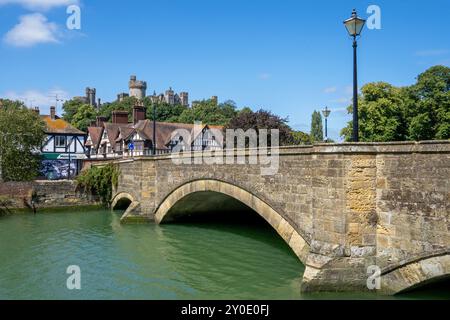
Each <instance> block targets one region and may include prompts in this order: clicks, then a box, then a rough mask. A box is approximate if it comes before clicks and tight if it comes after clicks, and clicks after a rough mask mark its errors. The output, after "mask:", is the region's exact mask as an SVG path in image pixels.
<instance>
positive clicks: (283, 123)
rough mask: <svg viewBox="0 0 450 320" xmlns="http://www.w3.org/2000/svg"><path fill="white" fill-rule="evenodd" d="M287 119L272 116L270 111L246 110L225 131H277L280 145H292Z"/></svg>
mask: <svg viewBox="0 0 450 320" xmlns="http://www.w3.org/2000/svg"><path fill="white" fill-rule="evenodd" d="M287 123H288V119H283V118H281V117H279V116H277V115H274V114H273V113H272V112H270V111H266V110H263V109H261V110H259V111H256V112H253V111H251V110H250V109H248V108H245V109H243V110H241V111H240V112H239V113H238V114H237V115H236V116H235V117H234V118H233V119H231V121H230V123H229V124H228V126H227V129H242V130H244V131H247V130H248V129H254V130H256V131H257V132H259V130H261V129H267V130H270V129H278V130H279V132H280V145H282V146H283V145H292V144H295V143H294V137H293V135H292V130H291V128H290V127H289V126H288V125H287Z"/></svg>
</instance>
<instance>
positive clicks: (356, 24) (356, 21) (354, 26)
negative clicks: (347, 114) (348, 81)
mask: <svg viewBox="0 0 450 320" xmlns="http://www.w3.org/2000/svg"><path fill="white" fill-rule="evenodd" d="M365 23H366V20H364V19H361V18H359V17H358V14H357V13H356V10H355V9H353V12H352V16H351V17H350V18H349V19H347V20H345V21H344V25H345V28H346V29H347V31H348V34H349V35H350V36H351V37H353V134H352V140H353V142H358V141H359V118H358V60H357V48H358V42H357V41H356V38H357V37H358V36H360V35H361V31H362V29H363V27H364V24H365Z"/></svg>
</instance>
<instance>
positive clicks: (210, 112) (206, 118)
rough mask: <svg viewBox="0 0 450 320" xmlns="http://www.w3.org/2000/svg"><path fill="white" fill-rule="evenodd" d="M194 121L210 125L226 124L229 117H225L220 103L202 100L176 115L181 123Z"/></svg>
mask: <svg viewBox="0 0 450 320" xmlns="http://www.w3.org/2000/svg"><path fill="white" fill-rule="evenodd" d="M195 121H201V122H202V123H204V124H210V125H227V124H228V122H229V121H230V118H227V116H226V115H225V114H224V112H223V108H222V107H221V106H220V105H219V106H218V105H216V104H215V103H214V102H213V101H211V100H203V101H200V102H199V103H197V104H196V105H195V106H193V107H192V108H190V109H186V110H185V111H183V113H182V114H181V115H180V116H179V117H178V122H181V123H194V122H195Z"/></svg>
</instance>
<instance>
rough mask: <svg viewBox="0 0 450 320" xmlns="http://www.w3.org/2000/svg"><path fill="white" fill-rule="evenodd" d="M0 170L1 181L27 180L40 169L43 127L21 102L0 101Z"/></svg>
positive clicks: (39, 120)
mask: <svg viewBox="0 0 450 320" xmlns="http://www.w3.org/2000/svg"><path fill="white" fill-rule="evenodd" d="M0 132H1V137H0V168H1V172H0V175H1V178H2V179H3V180H4V181H30V180H33V179H34V178H36V176H37V175H38V172H39V167H40V158H39V151H40V149H41V147H42V144H43V142H44V139H45V134H44V132H45V124H44V122H43V121H42V120H41V119H40V117H39V115H38V114H37V113H35V112H33V111H31V110H29V109H27V108H26V107H25V105H24V104H23V103H22V102H19V101H11V100H2V99H0Z"/></svg>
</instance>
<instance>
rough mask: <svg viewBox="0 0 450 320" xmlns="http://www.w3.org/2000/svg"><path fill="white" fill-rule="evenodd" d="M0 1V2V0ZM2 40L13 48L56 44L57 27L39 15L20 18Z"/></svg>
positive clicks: (34, 14)
mask: <svg viewBox="0 0 450 320" xmlns="http://www.w3.org/2000/svg"><path fill="white" fill-rule="evenodd" d="M0 1H1V0H0ZM19 20H20V21H19V23H18V24H17V25H15V26H14V27H13V28H12V29H11V30H10V31H8V33H6V35H5V36H4V38H3V40H4V41H5V42H6V43H7V44H9V45H12V46H15V47H32V46H34V45H37V44H40V43H57V42H58V26H57V25H56V24H55V23H52V22H48V21H47V18H46V17H45V16H44V15H42V14H40V13H33V14H28V15H24V16H21V17H20V19H19Z"/></svg>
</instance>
